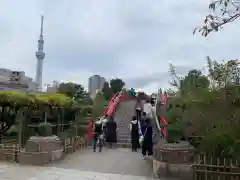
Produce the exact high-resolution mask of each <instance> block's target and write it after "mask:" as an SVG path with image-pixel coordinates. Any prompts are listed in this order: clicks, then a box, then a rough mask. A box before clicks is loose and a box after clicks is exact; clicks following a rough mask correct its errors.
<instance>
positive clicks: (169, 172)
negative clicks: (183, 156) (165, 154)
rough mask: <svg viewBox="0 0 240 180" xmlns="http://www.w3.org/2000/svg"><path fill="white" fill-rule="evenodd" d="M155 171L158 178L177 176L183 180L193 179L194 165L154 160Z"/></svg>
mask: <svg viewBox="0 0 240 180" xmlns="http://www.w3.org/2000/svg"><path fill="white" fill-rule="evenodd" d="M152 167H153V173H154V175H155V176H156V177H158V178H160V179H161V178H177V179H182V180H192V179H193V171H192V165H186V164H169V163H164V162H159V161H157V160H155V159H154V160H153V162H152Z"/></svg>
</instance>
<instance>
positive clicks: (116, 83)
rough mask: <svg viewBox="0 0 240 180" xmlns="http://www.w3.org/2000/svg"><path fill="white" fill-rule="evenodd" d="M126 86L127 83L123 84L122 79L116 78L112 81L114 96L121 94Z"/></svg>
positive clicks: (111, 86)
mask: <svg viewBox="0 0 240 180" xmlns="http://www.w3.org/2000/svg"><path fill="white" fill-rule="evenodd" d="M124 85H125V82H123V80H122V79H119V78H116V79H112V80H110V88H111V90H112V92H113V93H114V94H115V93H117V92H120V91H121V90H122V88H123V87H124Z"/></svg>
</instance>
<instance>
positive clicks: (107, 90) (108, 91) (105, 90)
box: [102, 82, 113, 100]
mask: <svg viewBox="0 0 240 180" xmlns="http://www.w3.org/2000/svg"><path fill="white" fill-rule="evenodd" d="M102 92H103V95H104V98H105V99H106V100H110V99H111V97H112V95H113V92H112V90H111V88H110V86H109V83H108V82H105V83H104V85H103V89H102Z"/></svg>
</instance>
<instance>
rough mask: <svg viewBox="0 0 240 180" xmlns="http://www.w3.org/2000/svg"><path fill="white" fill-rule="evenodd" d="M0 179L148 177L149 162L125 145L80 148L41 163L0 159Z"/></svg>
mask: <svg viewBox="0 0 240 180" xmlns="http://www.w3.org/2000/svg"><path fill="white" fill-rule="evenodd" d="M0 174H1V176H0V180H2V179H4V180H43V179H44V180H110V179H111V180H135V179H136V180H148V179H149V180H151V179H153V176H152V172H151V169H150V165H148V164H147V162H146V160H142V159H141V154H140V153H134V152H131V151H130V150H129V149H122V148H118V149H104V150H103V152H102V153H98V152H96V153H93V152H92V151H91V149H85V150H80V151H78V152H75V153H73V154H70V155H68V156H67V157H66V158H65V159H64V160H62V161H60V162H57V163H54V164H51V165H47V166H43V167H38V166H37V167H36V166H23V165H19V164H6V163H0Z"/></svg>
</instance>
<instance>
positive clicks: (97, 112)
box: [92, 92, 107, 119]
mask: <svg viewBox="0 0 240 180" xmlns="http://www.w3.org/2000/svg"><path fill="white" fill-rule="evenodd" d="M106 103H107V101H106V100H105V98H104V94H103V93H102V92H99V93H98V94H97V95H96V97H95V99H94V100H93V106H92V116H93V118H94V119H96V118H97V117H100V116H102V115H103V112H104V106H105V104H106Z"/></svg>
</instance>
